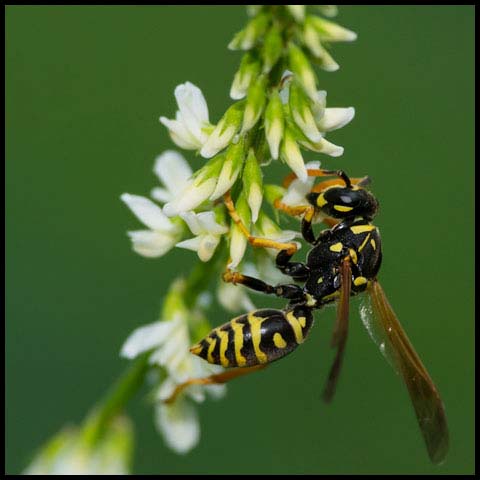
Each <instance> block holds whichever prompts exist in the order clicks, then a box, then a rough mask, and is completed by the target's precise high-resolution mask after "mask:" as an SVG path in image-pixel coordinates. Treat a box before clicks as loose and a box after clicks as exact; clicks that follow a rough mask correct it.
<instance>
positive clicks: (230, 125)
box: [200, 101, 245, 158]
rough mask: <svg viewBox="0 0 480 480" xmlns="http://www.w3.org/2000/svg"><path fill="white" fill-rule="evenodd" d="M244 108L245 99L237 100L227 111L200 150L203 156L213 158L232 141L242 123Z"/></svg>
mask: <svg viewBox="0 0 480 480" xmlns="http://www.w3.org/2000/svg"><path fill="white" fill-rule="evenodd" d="M244 108H245V102H244V101H242V102H237V103H234V104H233V105H232V106H231V107H230V108H229V109H228V110H227V111H226V112H225V114H224V115H223V117H222V118H221V120H220V121H219V122H218V125H217V126H216V127H215V130H214V131H213V132H212V133H211V135H210V136H209V137H208V140H207V141H206V143H205V144H204V145H203V148H202V149H201V150H200V155H202V157H205V158H211V157H213V156H214V155H216V154H217V153H218V152H219V151H220V150H223V149H224V148H225V147H226V146H227V145H228V144H229V143H230V141H231V140H232V138H233V137H234V136H235V134H236V133H237V132H238V130H239V128H240V125H241V124H242V119H243V110H244Z"/></svg>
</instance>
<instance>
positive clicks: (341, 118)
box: [318, 107, 355, 132]
mask: <svg viewBox="0 0 480 480" xmlns="http://www.w3.org/2000/svg"><path fill="white" fill-rule="evenodd" d="M354 116H355V109H354V108H353V107H348V108H326V109H325V113H324V115H323V118H322V119H321V120H320V121H319V122H318V128H319V129H320V130H321V131H322V132H330V131H331V130H336V129H337V128H342V127H343V126H345V125H346V124H347V123H349V122H350V121H351V120H352V119H353V117H354Z"/></svg>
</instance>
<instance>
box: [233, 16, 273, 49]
mask: <svg viewBox="0 0 480 480" xmlns="http://www.w3.org/2000/svg"><path fill="white" fill-rule="evenodd" d="M269 21H270V15H268V14H266V13H260V14H258V15H257V16H256V17H254V18H252V19H251V20H250V21H249V22H248V23H247V26H246V27H245V28H244V29H243V30H240V31H239V32H238V33H236V34H235V36H234V37H233V39H232V41H231V42H230V43H229V44H228V48H229V49H230V50H250V49H251V48H252V47H253V46H254V45H255V42H256V41H257V40H258V39H259V38H260V37H261V36H262V35H263V34H264V33H265V30H266V29H267V26H268V22H269Z"/></svg>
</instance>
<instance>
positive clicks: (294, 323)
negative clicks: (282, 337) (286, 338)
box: [285, 312, 303, 343]
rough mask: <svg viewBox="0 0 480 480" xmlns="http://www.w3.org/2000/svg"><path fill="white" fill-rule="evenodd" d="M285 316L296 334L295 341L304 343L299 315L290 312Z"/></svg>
mask: <svg viewBox="0 0 480 480" xmlns="http://www.w3.org/2000/svg"><path fill="white" fill-rule="evenodd" d="M285 318H286V319H287V321H288V323H289V324H290V326H291V327H292V329H293V333H294V334H295V341H296V342H297V343H302V342H303V332H302V327H301V326H300V322H299V321H298V319H297V317H295V315H294V314H293V312H288V313H287V314H286V315H285Z"/></svg>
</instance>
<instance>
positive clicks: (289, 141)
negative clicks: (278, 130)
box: [280, 127, 308, 181]
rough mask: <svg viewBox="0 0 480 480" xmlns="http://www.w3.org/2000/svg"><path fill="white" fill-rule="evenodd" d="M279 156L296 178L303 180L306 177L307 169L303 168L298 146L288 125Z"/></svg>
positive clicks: (303, 164)
mask: <svg viewBox="0 0 480 480" xmlns="http://www.w3.org/2000/svg"><path fill="white" fill-rule="evenodd" d="M280 156H281V158H282V160H283V161H284V162H285V163H286V164H287V165H288V166H289V167H290V168H291V169H292V170H293V172H294V173H295V175H297V177H298V178H300V179H301V180H303V181H305V180H306V179H307V176H308V175H307V170H306V168H305V163H304V161H303V157H302V154H301V152H300V148H299V147H298V145H297V142H296V141H295V137H294V134H293V132H292V130H291V128H289V127H287V128H286V129H285V134H284V136H283V142H282V146H281V149H280Z"/></svg>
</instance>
